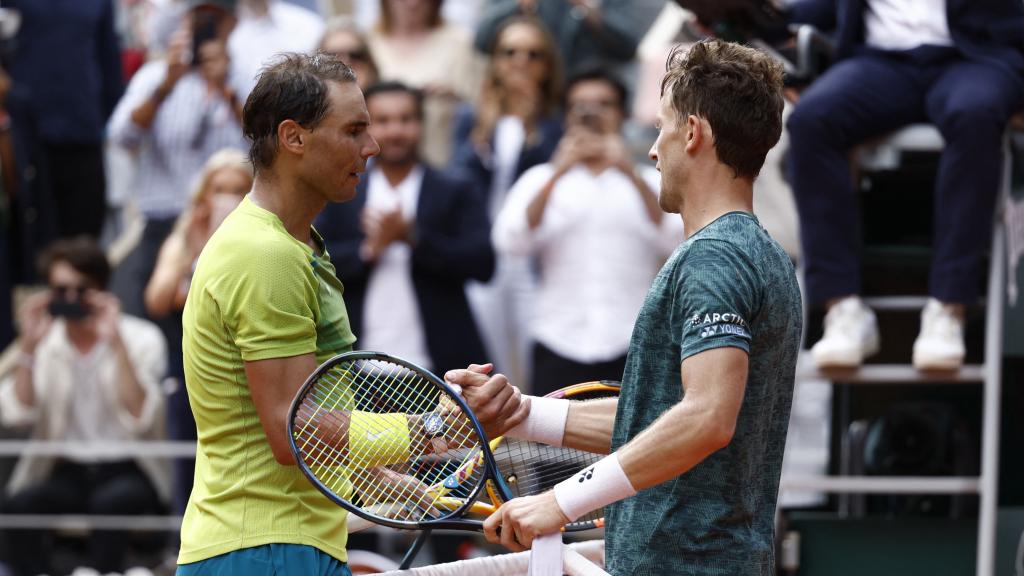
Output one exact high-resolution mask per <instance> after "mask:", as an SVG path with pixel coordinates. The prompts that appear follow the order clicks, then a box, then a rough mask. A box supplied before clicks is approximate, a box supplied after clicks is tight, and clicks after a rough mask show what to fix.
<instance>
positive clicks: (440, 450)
mask: <svg viewBox="0 0 1024 576" xmlns="http://www.w3.org/2000/svg"><path fill="white" fill-rule="evenodd" d="M422 422H423V433H424V434H426V436H427V438H430V446H431V448H433V450H434V454H444V453H445V452H447V451H448V442H446V441H445V439H444V432H445V430H446V429H447V428H448V425H447V424H445V422H444V418H442V417H441V415H440V414H437V413H435V412H432V413H430V414H424V415H423V421H422Z"/></svg>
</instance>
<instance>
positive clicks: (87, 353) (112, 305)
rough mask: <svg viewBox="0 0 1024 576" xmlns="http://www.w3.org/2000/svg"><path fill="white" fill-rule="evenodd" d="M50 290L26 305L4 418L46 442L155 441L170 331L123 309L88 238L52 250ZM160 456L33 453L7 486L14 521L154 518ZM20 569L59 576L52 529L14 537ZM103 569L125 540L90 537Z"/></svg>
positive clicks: (47, 273) (5, 388)
mask: <svg viewBox="0 0 1024 576" xmlns="http://www.w3.org/2000/svg"><path fill="white" fill-rule="evenodd" d="M39 273H40V277H42V278H45V279H46V281H47V284H48V286H49V289H48V290H45V291H43V292H40V293H37V294H35V295H33V296H31V297H29V298H28V299H27V300H26V301H25V303H24V304H23V305H22V306H21V308H20V310H19V314H18V320H19V326H18V330H19V346H20V357H19V359H18V363H17V366H16V367H15V369H14V373H13V374H12V375H9V376H7V377H6V378H4V379H3V380H2V381H0V422H2V423H3V425H4V426H8V427H24V428H31V431H32V433H31V436H32V438H33V439H37V440H53V441H67V442H78V443H82V445H83V447H89V446H90V445H91V446H94V447H95V446H97V445H103V444H108V443H116V442H127V441H132V440H139V439H143V438H153V437H156V436H158V435H159V434H160V431H161V430H162V423H163V410H162V408H163V394H162V392H161V391H160V388H159V382H160V379H161V378H163V376H164V371H165V369H166V365H167V352H166V344H165V342H164V338H163V335H162V334H161V333H160V331H159V330H158V329H157V328H156V326H154V325H152V324H151V323H149V322H147V321H145V320H141V319H139V318H134V317H131V316H127V315H124V314H122V313H121V305H120V302H119V301H118V300H117V298H116V297H115V296H113V295H112V294H110V293H108V292H106V291H105V288H106V285H107V280H108V279H109V277H110V265H109V263H108V262H107V259H106V256H105V255H104V254H103V251H102V250H101V249H100V247H99V245H98V244H97V243H96V242H95V240H92V239H91V238H89V237H85V236H81V237H76V238H73V239H70V240H60V241H57V242H55V243H54V244H53V245H52V246H51V247H50V248H49V249H48V250H47V251H46V252H44V253H43V255H42V258H41V261H40V271H39ZM163 466H164V463H163V462H161V461H160V460H159V459H149V458H142V457H140V458H135V459H132V458H125V457H120V456H116V455H112V454H111V453H110V452H109V451H108V450H103V451H91V450H83V451H80V452H76V453H75V454H74V455H71V454H69V455H65V456H63V457H60V458H55V457H52V456H49V455H35V454H27V455H25V456H23V457H22V458H21V459H20V460H19V461H18V464H17V466H16V468H15V470H14V473H13V475H12V476H11V480H10V482H9V483H8V485H7V491H6V496H7V497H6V498H5V503H4V505H3V507H2V510H3V513H5V514H116V515H124V514H147V513H149V514H152V513H156V512H157V511H158V509H159V502H160V499H159V496H161V495H166V494H167V488H168V487H167V485H166V482H167V479H168V477H169V474H168V473H167V471H166V470H165V469H163ZM8 535H9V539H10V541H9V547H8V549H9V550H10V551H11V552H12V554H11V558H10V559H9V560H10V562H11V563H12V565H13V567H14V569H15V573H16V574H25V575H34V574H40V573H50V572H52V570H51V569H50V566H48V558H49V557H50V554H48V552H47V550H46V545H47V542H46V536H47V534H46V533H45V532H42V531H38V530H11V531H9V532H8ZM90 546H91V550H90V552H91V556H92V564H93V567H94V568H96V569H97V570H99V571H100V572H103V573H106V572H111V571H121V570H123V568H124V567H123V566H121V562H122V560H123V558H122V556H123V552H124V549H123V547H124V535H123V534H120V533H118V532H114V531H98V532H96V533H95V534H94V535H93V537H92V538H90Z"/></svg>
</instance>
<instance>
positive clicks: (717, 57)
mask: <svg viewBox="0 0 1024 576" xmlns="http://www.w3.org/2000/svg"><path fill="white" fill-rule="evenodd" d="M665 68H666V73H665V78H664V79H663V80H662V81H661V93H662V95H664V94H665V93H666V92H671V98H672V108H673V109H674V110H675V113H676V119H677V121H680V122H682V121H683V120H684V119H685V118H686V117H687V116H689V115H691V114H693V115H695V116H699V117H700V118H702V119H704V120H707V122H708V124H710V125H711V132H712V133H713V134H714V145H715V153H716V154H717V155H718V160H719V161H720V162H721V163H723V164H725V165H726V166H729V167H730V168H732V169H733V172H734V174H735V175H736V176H737V177H743V178H749V179H751V180H753V179H754V178H756V177H757V174H758V172H760V171H761V166H763V165H764V159H765V156H766V155H767V154H768V151H769V150H771V148H772V147H773V146H775V144H776V143H777V142H778V141H779V137H780V136H781V135H782V104H783V101H782V73H783V71H782V66H781V65H780V64H779V63H778V62H776V61H775V60H773V59H772V58H771V57H770V56H768V55H767V54H765V53H763V52H760V51H758V50H755V49H753V48H748V47H746V46H741V45H739V44H734V43H731V42H724V41H721V40H717V39H711V40H703V41H701V42H697V43H696V44H694V45H693V46H692V47H691V48H690V49H689V50H686V49H685V48H684V47H683V46H676V47H675V48H673V49H672V52H671V53H670V54H669V56H668V61H667V62H666V64H665Z"/></svg>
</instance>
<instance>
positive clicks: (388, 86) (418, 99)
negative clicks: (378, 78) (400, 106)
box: [363, 81, 423, 120]
mask: <svg viewBox="0 0 1024 576" xmlns="http://www.w3.org/2000/svg"><path fill="white" fill-rule="evenodd" d="M394 92H399V93H401V94H408V95H409V96H412V99H413V102H415V103H416V117H417V118H419V119H420V120H423V91H422V90H417V89H416V88H413V87H412V86H409V85H408V84H403V83H402V82H396V81H387V82H376V83H374V84H371V85H369V86H367V87H366V90H365V91H364V92H363V98H364V99H366V105H367V107H369V105H370V99H371V98H373V97H374V96H376V95H378V94H390V93H394Z"/></svg>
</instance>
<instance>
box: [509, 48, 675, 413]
mask: <svg viewBox="0 0 1024 576" xmlns="http://www.w3.org/2000/svg"><path fill="white" fill-rule="evenodd" d="M566 111H567V115H566V125H567V128H566V132H565V136H563V137H562V139H561V141H560V142H559V144H558V148H557V149H556V150H555V154H554V156H553V157H552V158H551V161H550V162H547V163H544V164H539V165H537V166H534V167H532V168H530V169H529V170H527V171H526V172H524V173H523V175H522V176H521V177H520V178H519V180H517V181H516V183H515V184H514V185H513V186H512V189H511V190H510V191H509V195H508V200H507V201H506V202H505V205H504V208H502V210H501V212H500V213H499V214H498V218H497V220H496V221H495V223H494V231H493V237H494V245H495V248H496V249H497V250H498V251H499V253H501V254H502V255H503V256H518V257H532V258H535V259H536V261H537V262H538V271H539V281H538V294H537V296H538V298H537V309H536V312H537V313H536V314H535V315H534V317H533V321H532V326H531V327H530V333H531V334H530V335H531V337H532V339H533V376H532V378H531V380H532V383H533V392H534V393H535V394H537V395H544V394H547V393H548V392H552V391H554V390H556V389H557V388H560V387H562V386H564V385H565V382H584V381H587V380H620V379H621V378H622V373H623V369H624V368H625V366H626V351H627V349H628V348H629V337H630V333H631V332H632V326H633V321H634V319H635V318H636V315H637V312H639V311H640V306H641V305H642V304H643V301H644V296H645V295H646V294H647V289H648V288H649V287H650V284H651V281H652V280H653V279H654V276H655V274H657V272H658V269H659V268H661V266H662V265H663V264H664V263H665V259H666V258H667V257H668V255H669V254H671V253H672V250H673V249H674V248H675V247H676V246H677V245H678V244H679V242H681V241H682V239H683V229H682V223H681V222H680V220H679V219H678V218H669V217H668V216H667V215H666V214H665V213H664V212H663V211H662V210H661V208H660V207H659V206H658V190H659V189H660V184H659V177H658V172H657V171H656V170H655V169H654V168H652V167H650V166H637V165H635V164H634V163H633V158H632V157H631V155H630V151H629V149H628V148H627V147H626V144H625V141H624V140H623V137H622V134H621V131H622V124H623V122H624V121H625V119H626V87H625V86H624V85H623V84H622V82H621V81H620V80H619V79H618V78H616V77H615V76H614V75H612V74H610V73H609V72H607V71H605V70H604V69H603V68H602V67H601V66H598V65H596V64H595V65H594V66H592V67H585V68H583V69H581V70H580V72H579V73H577V74H576V75H574V76H573V77H572V78H571V79H570V81H569V83H568V87H567V89H566ZM581 287H583V288H581Z"/></svg>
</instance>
